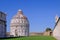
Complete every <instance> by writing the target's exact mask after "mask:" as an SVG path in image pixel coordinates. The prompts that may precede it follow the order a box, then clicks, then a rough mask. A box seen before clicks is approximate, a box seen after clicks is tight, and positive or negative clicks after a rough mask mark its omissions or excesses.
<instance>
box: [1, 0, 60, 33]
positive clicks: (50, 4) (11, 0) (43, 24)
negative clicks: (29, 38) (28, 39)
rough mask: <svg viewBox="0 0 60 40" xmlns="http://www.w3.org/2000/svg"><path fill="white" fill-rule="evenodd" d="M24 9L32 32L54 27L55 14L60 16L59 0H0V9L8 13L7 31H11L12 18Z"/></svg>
mask: <svg viewBox="0 0 60 40" xmlns="http://www.w3.org/2000/svg"><path fill="white" fill-rule="evenodd" d="M19 9H22V11H23V13H24V15H26V17H27V18H28V20H29V22H30V32H44V30H45V29H46V28H47V27H49V28H52V29H53V28H54V25H55V16H56V15H58V16H60V1H58V0H0V11H3V12H5V13H6V14H7V31H10V21H11V18H12V17H13V16H14V15H15V14H16V13H17V11H18V10H19Z"/></svg>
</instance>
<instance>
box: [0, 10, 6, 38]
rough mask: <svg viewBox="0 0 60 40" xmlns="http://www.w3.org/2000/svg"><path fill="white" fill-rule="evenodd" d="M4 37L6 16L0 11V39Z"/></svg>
mask: <svg viewBox="0 0 60 40" xmlns="http://www.w3.org/2000/svg"><path fill="white" fill-rule="evenodd" d="M1 37H6V14H5V13H4V12H1V11H0V38H1Z"/></svg>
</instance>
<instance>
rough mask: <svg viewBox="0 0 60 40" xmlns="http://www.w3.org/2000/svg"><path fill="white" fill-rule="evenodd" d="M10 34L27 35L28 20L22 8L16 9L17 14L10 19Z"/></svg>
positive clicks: (13, 35) (16, 35)
mask: <svg viewBox="0 0 60 40" xmlns="http://www.w3.org/2000/svg"><path fill="white" fill-rule="evenodd" d="M10 36H11V37H19V36H29V21H28V19H27V17H26V16H24V14H23V12H22V10H18V12H17V14H16V15H14V16H13V17H12V19H11V23H10Z"/></svg>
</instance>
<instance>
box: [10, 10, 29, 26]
mask: <svg viewBox="0 0 60 40" xmlns="http://www.w3.org/2000/svg"><path fill="white" fill-rule="evenodd" d="M20 19H21V20H20ZM22 21H23V22H24V23H26V22H27V23H28V19H27V17H26V16H24V15H23V12H22V10H18V12H17V14H16V15H14V16H13V18H12V20H11V23H14V24H16V25H17V24H18V23H21V22H22ZM12 25H13V24H12Z"/></svg>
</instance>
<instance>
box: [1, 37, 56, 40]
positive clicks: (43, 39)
mask: <svg viewBox="0 0 60 40" xmlns="http://www.w3.org/2000/svg"><path fill="white" fill-rule="evenodd" d="M0 40H56V39H55V38H53V37H51V36H30V37H18V38H4V39H0Z"/></svg>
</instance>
